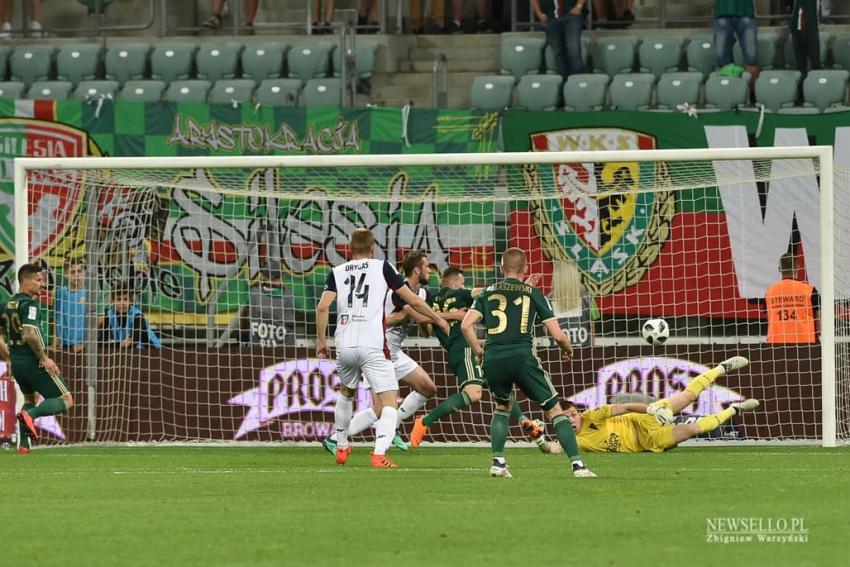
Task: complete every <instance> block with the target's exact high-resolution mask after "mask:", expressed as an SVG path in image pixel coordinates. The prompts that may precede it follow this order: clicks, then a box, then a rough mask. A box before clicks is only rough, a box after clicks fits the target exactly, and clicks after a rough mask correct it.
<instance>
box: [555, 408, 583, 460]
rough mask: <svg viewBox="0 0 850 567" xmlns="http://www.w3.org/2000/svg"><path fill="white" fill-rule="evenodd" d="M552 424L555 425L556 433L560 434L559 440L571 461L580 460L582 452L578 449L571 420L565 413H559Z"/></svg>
mask: <svg viewBox="0 0 850 567" xmlns="http://www.w3.org/2000/svg"><path fill="white" fill-rule="evenodd" d="M552 425H554V426H555V435H557V436H558V441H559V442H560V443H561V447H563V448H564V452H566V453H567V456H568V457H569V458H570V460H571V461H580V460H581V453H579V450H578V441H577V440H576V432H575V431H573V426H572V425H570V420H568V419H567V416H565V415H559V416H558V417H556V418H555V419H553V420H552Z"/></svg>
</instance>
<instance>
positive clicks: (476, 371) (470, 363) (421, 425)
mask: <svg viewBox="0 0 850 567" xmlns="http://www.w3.org/2000/svg"><path fill="white" fill-rule="evenodd" d="M537 279H538V278H537V277H534V280H535V281H536V280H537ZM464 283H465V277H464V274H463V271H462V270H460V269H459V268H454V267H448V268H446V270H445V271H444V272H443V279H442V282H441V284H440V291H439V292H437V295H436V296H435V298H434V301H433V302H432V305H434V308H435V309H436V311H437V312H438V313H440V314H441V315H442V316H444V317H445V318H446V320H447V321H450V323H449V326H450V329H451V331H450V332H448V333H444V332H442V331H440V330H439V329H437V330H435V333H434V334H435V335H436V336H437V339H438V340H439V341H440V345H441V346H442V347H443V348H444V349H445V351H446V359H447V361H448V364H449V367H450V368H451V369H452V372H454V375H455V376H456V377H457V380H458V382H459V384H458V391H457V392H456V393H455V394H453V395H451V396H449V397H448V398H446V399H445V400H443V401H442V402H441V403H440V404H439V405H438V406H437V407H435V408H434V409H433V410H431V411H430V412H429V413H428V414H427V415H425V416H420V417H419V418H417V419H416V421H415V422H414V424H413V431H412V432H411V433H410V444H411V445H412V446H413V447H419V445H420V443H422V440H423V439H424V438H425V435H426V434H427V433H428V428H429V427H430V426H431V424H433V423H434V422H435V421H437V420H438V419H441V418H444V417H446V416H447V415H450V414H452V413H454V412H456V411H459V410H461V409H463V408H465V407H467V406H470V405H472V404H474V403H476V402H478V401H480V400H481V396H482V394H483V391H484V387H485V385H486V383H485V381H484V377H483V375H482V372H481V366H480V365H479V364H478V361H477V360H476V359H475V356H474V354H473V350H472V349H471V348H469V345H467V344H466V340H465V339H464V338H463V334H462V333H461V332H460V324H459V321H461V320H462V319H463V317H464V315H466V312H467V311H468V310H469V308H470V307H472V303H473V302H474V301H475V297H477V296H478V294H479V293H481V289H474V290H470V289H466V288H465V287H464ZM510 411H511V417H512V418H513V419H514V420H515V421H516V422H518V423H519V424H520V425H521V426H522V428H523V429H524V430H525V432H526V434H528V435H529V436H530V437H531V438H532V439H533V440H534V442H535V443H537V444H538V446H542V444H543V443H545V442H546V438H545V437H544V436H543V430H542V429H541V428H540V427H538V426H537V424H535V423H534V422H533V421H532V420H531V419H528V418H527V417H525V416H524V415H523V414H522V410H521V409H520V407H519V404H516V403H513V404H511V410H510Z"/></svg>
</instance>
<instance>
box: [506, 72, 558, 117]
mask: <svg viewBox="0 0 850 567" xmlns="http://www.w3.org/2000/svg"><path fill="white" fill-rule="evenodd" d="M561 82H562V81H561V76H560V75H525V76H524V77H523V78H522V79H520V80H519V84H518V85H517V88H516V93H517V106H518V107H519V108H524V109H526V110H555V109H556V108H557V107H558V105H559V104H560V101H561Z"/></svg>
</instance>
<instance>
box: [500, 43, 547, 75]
mask: <svg viewBox="0 0 850 567" xmlns="http://www.w3.org/2000/svg"><path fill="white" fill-rule="evenodd" d="M545 45H546V40H545V39H543V38H539V37H510V38H507V37H503V38H502V47H501V52H500V56H499V59H500V65H501V69H502V71H501V72H502V75H510V76H512V77H513V78H514V81H516V82H519V80H520V78H522V76H523V75H536V74H538V73H540V67H541V66H542V64H543V48H544V47H545Z"/></svg>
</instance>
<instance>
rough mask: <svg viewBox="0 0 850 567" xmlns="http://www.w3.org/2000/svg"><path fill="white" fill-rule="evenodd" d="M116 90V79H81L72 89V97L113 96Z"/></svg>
mask: <svg viewBox="0 0 850 567" xmlns="http://www.w3.org/2000/svg"><path fill="white" fill-rule="evenodd" d="M117 92H118V82H117V81H81V82H80V84H79V85H77V88H76V90H74V94H73V96H72V98H75V99H77V100H92V99H98V98H114V97H115V94H116V93H117Z"/></svg>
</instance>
